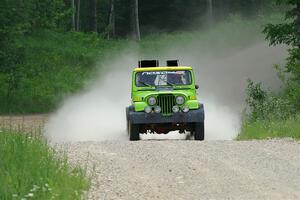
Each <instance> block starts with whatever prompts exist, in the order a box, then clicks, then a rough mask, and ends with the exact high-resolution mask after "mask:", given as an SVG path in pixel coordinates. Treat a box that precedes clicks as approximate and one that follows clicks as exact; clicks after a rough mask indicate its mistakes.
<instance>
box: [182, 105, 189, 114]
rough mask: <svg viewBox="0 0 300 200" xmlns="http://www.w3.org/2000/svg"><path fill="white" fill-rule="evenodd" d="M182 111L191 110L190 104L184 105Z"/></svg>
mask: <svg viewBox="0 0 300 200" xmlns="http://www.w3.org/2000/svg"><path fill="white" fill-rule="evenodd" d="M182 111H183V112H185V113H187V112H189V111H190V108H189V106H183V108H182Z"/></svg>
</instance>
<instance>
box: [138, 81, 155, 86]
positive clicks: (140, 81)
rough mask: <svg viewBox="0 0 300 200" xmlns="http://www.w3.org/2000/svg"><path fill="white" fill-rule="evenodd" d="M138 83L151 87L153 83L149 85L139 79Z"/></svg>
mask: <svg viewBox="0 0 300 200" xmlns="http://www.w3.org/2000/svg"><path fill="white" fill-rule="evenodd" d="M139 83H141V84H143V85H144V86H148V87H153V85H150V84H148V83H145V82H143V81H139Z"/></svg>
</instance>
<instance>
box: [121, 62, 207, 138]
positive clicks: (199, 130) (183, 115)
mask: <svg viewBox="0 0 300 200" xmlns="http://www.w3.org/2000/svg"><path fill="white" fill-rule="evenodd" d="M198 87H199V86H198V85H195V75H194V73H193V69H192V67H187V66H178V61H177V60H169V61H167V66H166V67H159V64H158V61H157V60H143V61H139V67H138V68H135V69H134V70H133V73H132V92H131V97H132V105H131V106H129V107H127V108H126V118H127V131H128V135H129V139H130V140H131V141H134V140H139V139H140V133H141V134H147V133H158V134H167V133H168V132H170V131H179V133H185V132H186V131H189V132H190V133H191V135H192V136H194V138H195V140H204V107H203V104H201V103H199V102H198V101H197V97H196V89H198Z"/></svg>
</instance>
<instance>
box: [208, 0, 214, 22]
mask: <svg viewBox="0 0 300 200" xmlns="http://www.w3.org/2000/svg"><path fill="white" fill-rule="evenodd" d="M213 17H214V16H213V0H207V18H208V24H209V25H211V24H213V21H214V19H213Z"/></svg>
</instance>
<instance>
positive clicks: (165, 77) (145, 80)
mask: <svg viewBox="0 0 300 200" xmlns="http://www.w3.org/2000/svg"><path fill="white" fill-rule="evenodd" d="M135 81H136V86H137V87H165V86H171V87H173V86H184V85H191V84H192V77H191V72H190V71H187V70H180V71H167V70H166V71H145V72H138V73H137V74H136V79H135Z"/></svg>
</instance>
